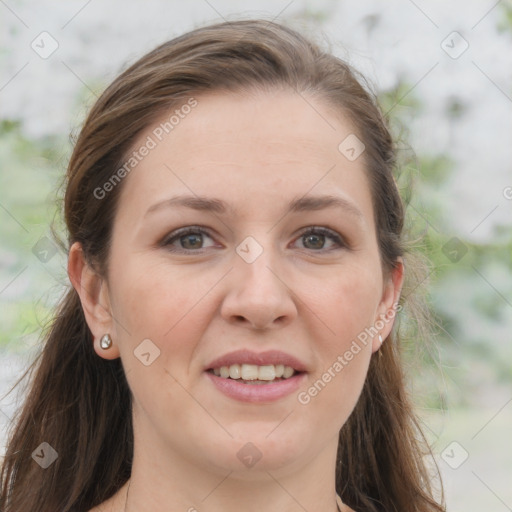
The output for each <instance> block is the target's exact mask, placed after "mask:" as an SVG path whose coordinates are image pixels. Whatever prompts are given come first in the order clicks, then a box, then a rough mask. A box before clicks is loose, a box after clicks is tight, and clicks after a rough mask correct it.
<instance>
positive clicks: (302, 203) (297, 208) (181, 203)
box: [144, 195, 364, 220]
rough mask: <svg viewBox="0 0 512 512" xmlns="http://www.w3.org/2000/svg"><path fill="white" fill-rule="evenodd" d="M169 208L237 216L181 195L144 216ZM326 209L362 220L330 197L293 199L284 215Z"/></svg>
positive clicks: (209, 200) (223, 206)
mask: <svg viewBox="0 0 512 512" xmlns="http://www.w3.org/2000/svg"><path fill="white" fill-rule="evenodd" d="M170 207H184V208H190V209H192V210H197V211H204V212H212V213H217V214H219V215H223V214H224V215H225V214H227V213H229V214H231V215H233V216H237V215H238V212H237V210H236V208H233V207H232V206H231V205H229V204H227V203H225V202H224V201H222V200H221V199H216V198H213V197H205V196H186V195H183V196H174V197H171V198H169V199H164V200H163V201H160V202H158V203H155V204H154V205H152V206H150V207H149V208H148V210H147V211H146V213H145V214H144V216H147V215H148V214H150V213H153V212H155V211H158V210H161V209H162V208H170ZM326 208H339V209H342V210H343V211H344V212H345V213H348V214H350V215H352V216H353V217H355V218H357V219H359V220H363V219H364V216H363V214H362V212H361V210H359V208H357V207H356V206H355V205H354V204H353V203H352V202H351V201H349V200H347V199H344V198H343V197H338V196H331V195H322V196H308V197H299V198H297V199H293V200H292V201H291V202H290V203H289V204H288V208H287V210H286V212H285V213H296V212H305V211H317V210H323V209H326Z"/></svg>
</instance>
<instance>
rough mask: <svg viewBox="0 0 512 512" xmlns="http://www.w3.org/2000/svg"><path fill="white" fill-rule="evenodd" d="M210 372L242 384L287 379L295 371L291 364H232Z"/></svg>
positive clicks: (266, 382)
mask: <svg viewBox="0 0 512 512" xmlns="http://www.w3.org/2000/svg"><path fill="white" fill-rule="evenodd" d="M210 372H212V373H213V374H214V375H216V376H217V377H221V378H222V379H232V380H238V381H240V382H241V383H242V382H243V383H244V384H268V383H269V382H276V381H281V380H286V379H289V378H290V377H293V375H295V374H296V373H297V372H296V371H295V370H294V369H293V368H292V367H291V366H285V365H283V364H277V365H273V364H267V365H261V366H259V365H256V364H232V365H230V366H220V367H218V368H213V369H212V370H210Z"/></svg>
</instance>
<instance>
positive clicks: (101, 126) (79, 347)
mask: <svg viewBox="0 0 512 512" xmlns="http://www.w3.org/2000/svg"><path fill="white" fill-rule="evenodd" d="M363 82H364V78H363V77H361V76H360V75H359V74H358V73H357V72H356V71H355V70H353V69H352V68H351V67H350V66H349V65H348V64H347V63H345V62H344V61H342V60H340V59H339V58H337V57H335V56H333V55H331V54H329V53H327V52H324V51H323V50H321V49H320V48H319V47H317V46H316V45H315V44H313V43H312V42H310V41H308V40H307V39H305V38H304V37H303V36H301V35H300V34H298V33H297V32H295V31H294V30H292V29H290V28H288V27H286V26H284V25H280V24H276V23H273V22H269V21H263V20H243V21H236V22H226V23H220V24H216V25H211V26H207V27H203V28H199V29H196V30H194V31H192V32H189V33H187V34H185V35H182V36H180V37H178V38H176V39H173V40H171V41H169V42H166V43H165V44H162V45H161V46H159V47H158V48H156V49H155V50H153V51H151V52H150V53H149V54H147V55H145V56H144V57H142V58H141V59H140V60H139V61H137V62H136V63H135V64H133V65H132V66H131V67H130V68H129V69H127V70H126V71H124V72H123V73H122V74H121V75H120V76H119V77H118V78H117V79H115V80H114V82H113V83H112V84H111V85H110V86H109V87H108V88H107V89H106V90H105V91H104V93H103V94H102V95H101V97H100V98H99V99H98V101H97V102H96V103H95V105H94V106H93V107H92V109H91V111H90V113H89V115H88V117H87V119H86V121H85V123H84V125H83V128H82V130H81V133H80V135H79V137H78V140H77V141H76V145H75V148H74V151H73V154H72V156H71V159H70V162H69V167H68V171H67V176H66V189H65V198H64V216H65V221H66V225H67V229H68V233H69V237H68V244H69V246H71V244H72V243H74V242H80V243H81V244H82V247H83V251H84V254H85V257H86V259H87V261H88V262H89V264H91V265H92V266H93V267H94V268H95V269H96V270H97V271H98V272H99V273H100V274H102V275H103V276H107V275H108V256H109V245H110V244H109V242H110V239H111V236H112V225H113V219H114V216H115V213H116V207H117V203H118V197H119V193H120V190H121V188H122V182H120V183H119V184H118V185H117V186H115V187H113V188H112V190H109V192H108V199H106V200H105V199H99V198H98V197H97V194H95V193H94V191H95V190H97V189H98V187H102V186H103V185H104V184H105V183H106V182H107V181H108V180H109V179H111V177H112V176H113V174H114V173H115V172H116V171H117V170H118V169H119V168H120V167H121V166H122V165H123V162H124V161H125V158H126V156H127V154H128V152H129V151H130V150H131V146H132V145H133V143H134V140H135V138H136V137H137V136H138V135H139V134H140V133H141V131H143V130H144V129H146V128H148V127H149V126H150V125H151V123H153V122H154V121H155V120H156V119H158V118H159V117H161V116H162V115H163V114H165V113H166V112H170V111H171V110H172V109H173V108H174V107H177V106H180V105H182V104H184V103H185V102H186V101H187V100H188V99H189V98H190V97H191V96H192V95H199V94H200V93H202V92H208V91H226V92H230V91H233V92H240V91H246V90H247V91H250V90H254V89H265V90H274V89H276V88H280V89H289V90H291V91H295V92H296V93H297V94H301V95H302V94H306V93H307V94H308V95H309V96H310V97H316V98H318V99H319V100H320V101H323V102H325V103H326V104H328V105H329V106H330V107H331V108H332V109H333V111H335V112H339V113H340V114H344V115H348V116H349V118H350V119H351V120H352V122H353V124H354V126H355V127H356V130H357V134H358V136H359V138H360V139H362V140H363V142H364V144H365V146H366V150H365V154H364V158H365V164H366V169H367V173H368V177H369V181H370V184H371V192H372V198H373V205H374V211H375V223H376V227H377V236H378V243H379V248H380V253H381V260H382V266H383V269H384V271H385V272H387V271H390V270H391V269H392V268H393V266H394V265H396V263H397V259H398V258H399V257H401V256H403V255H404V253H405V249H404V242H403V236H402V230H403V224H404V206H403V203H402V200H401V198H400V195H399V191H398V189H397V185H396V183H395V181H394V177H393V172H394V170H395V167H396V148H395V144H394V142H393V138H392V136H391V135H390V131H389V129H388V124H387V120H386V119H385V117H384V116H383V115H382V113H381V111H380V110H379V107H378V105H377V101H376V98H375V95H374V93H372V92H370V91H369V90H368V88H367V87H365V86H364V83H363ZM340 142H341V141H340ZM407 265H408V268H407V273H408V274H410V273H411V270H412V268H411V264H410V263H409V262H408V264H407ZM407 300H409V298H408V299H407ZM402 301H403V302H404V305H405V306H407V304H406V302H407V301H404V300H403V299H402ZM92 341H93V340H92V334H91V332H90V330H89V328H88V326H87V323H86V321H85V317H84V314H83V311H82V307H81V303H80V300H79V297H78V294H77V293H76V291H75V290H74V289H73V288H70V289H69V291H67V293H66V295H65V296H64V297H63V300H62V301H61V304H60V307H59V309H58V311H57V313H56V315H55V318H54V320H53V322H52V323H51V325H50V326H49V328H48V329H47V332H46V333H45V342H44V345H43V348H42V351H41V353H40V355H39V357H38V359H37V360H36V361H35V362H34V363H33V366H32V373H31V375H32V377H33V378H32V379H31V384H30V388H29V392H28V394H27V396H26V401H25V403H24V406H23V407H22V408H21V409H20V411H19V414H18V417H17V418H16V421H15V423H13V428H12V432H11V436H10V439H9V442H8V445H7V452H6V455H5V460H4V462H3V468H2V473H1V475H2V476H1V478H2V485H1V494H0V510H1V511H2V512H35V511H41V512H55V511H56V510H58V511H59V512H71V511H79V512H84V511H87V510H89V509H90V508H92V507H94V506H97V505H98V504H100V503H102V502H103V501H105V500H107V499H108V498H109V497H111V496H112V495H113V494H114V493H115V492H116V491H118V490H119V489H120V488H121V487H122V485H123V484H124V483H125V482H126V481H127V479H128V478H129V476H130V471H131V464H132V457H133V431H132V418H131V393H130V390H129V387H128V384H127V381H126V379H125V375H124V372H123V367H122V365H121V361H120V360H119V359H116V360H113V361H107V360H104V359H102V358H99V357H97V356H96V355H95V352H94V350H93V343H92ZM380 351H381V354H382V356H380V357H372V361H371V363H370V367H369V371H368V376H367V379H366V382H365V385H364V389H363V391H362V395H361V397H360V399H359V401H358V403H357V405H356V408H355V410H354V411H353V413H352V414H351V416H350V418H349V419H348V421H347V422H346V424H345V425H344V426H343V428H342V429H341V431H340V436H339V447H338V459H337V467H336V490H337V492H338V493H339V495H340V496H341V498H342V500H343V501H344V502H345V503H347V504H348V505H349V506H350V507H352V508H353V509H355V510H356V511H357V512H362V511H365V512H377V511H386V512H392V511H395V512H404V511H406V510H407V511H408V512H434V511H435V512H439V511H442V510H444V507H443V506H442V505H440V504H439V503H438V502H437V501H436V499H435V498H434V496H433V494H434V493H433V490H432V488H431V478H430V475H429V471H428V468H427V466H426V464H425V461H424V455H425V454H429V455H431V452H430V450H429V448H428V446H427V443H426V442H425V439H424V438H423V436H422V434H421V429H420V428H419V425H418V421H417V419H416V416H415V414H414V412H413V409H412V406H411V404H410V401H409V397H408V395H407V393H406V390H405V383H404V376H403V369H402V365H403V363H402V349H401V340H400V337H399V335H398V334H397V329H395V331H394V333H393V334H391V335H390V336H389V338H388V339H387V340H386V342H385V343H384V344H383V346H382V348H381V349H380ZM42 442H46V443H48V444H49V445H50V446H51V447H53V448H54V449H55V450H56V451H57V453H58V457H57V459H56V460H55V462H54V463H53V464H52V465H50V466H49V467H48V468H47V469H44V470H43V469H41V467H39V465H38V464H36V463H35V462H34V460H32V457H31V455H32V452H33V451H34V449H35V448H36V447H37V446H38V445H39V444H40V443H42Z"/></svg>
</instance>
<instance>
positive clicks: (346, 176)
mask: <svg viewBox="0 0 512 512" xmlns="http://www.w3.org/2000/svg"><path fill="white" fill-rule="evenodd" d="M194 103H195V104H194ZM186 105H194V106H193V107H190V108H188V107H187V108H185V107H184V106H186ZM353 134H354V127H353V125H352V124H351V123H350V122H349V121H348V119H346V118H345V117H344V116H343V115H342V113H341V112H338V111H337V112H334V111H333V109H332V108H331V107H328V106H327V104H323V103H322V102H319V101H318V100H314V99H313V98H312V97H306V96H304V95H300V94H297V93H294V92H280V91H276V92H264V93H263V92H262V93H255V94H251V95H241V94H236V95H235V94H233V93H215V94H204V95H199V96H195V97H194V102H191V101H190V100H187V99H186V100H183V105H182V107H181V108H180V106H179V105H178V106H175V107H173V109H172V110H171V111H170V112H167V113H165V114H164V115H162V116H161V118H160V119H159V120H157V121H156V122H155V123H154V124H153V125H152V126H150V127H148V128H147V129H146V130H145V131H144V132H143V133H142V134H141V135H140V136H139V137H138V140H137V142H136V143H135V144H134V146H133V148H132V151H138V150H140V149H141V148H142V146H144V145H145V146H147V147H150V149H149V150H148V151H143V152H144V153H145V156H144V157H142V158H140V156H139V158H140V160H137V165H134V166H133V170H131V171H130V172H129V176H128V177H127V179H126V183H124V184H123V189H124V190H123V192H122V198H121V203H122V204H121V205H120V209H121V207H122V206H123V203H125V204H126V203H129V207H130V210H131V212H132V213H134V212H136V211H137V212H139V213H140V212H141V211H142V210H147V208H148V207H150V206H151V204H153V203H155V202H158V201H159V200H164V199H165V198H166V197H169V196H171V195H174V194H175V193H176V192H179V193H187V194H188V195H190V194H192V195H199V196H214V197H219V198H222V199H224V201H225V202H227V203H230V204H231V205H233V207H234V208H233V210H236V211H237V214H238V215H242V216H243V215H244V214H245V213H246V212H250V213H251V214H253V213H254V211H255V210H259V213H260V214H261V215H262V216H264V215H265V214H266V213H268V214H269V215H270V214H272V213H276V211H277V209H279V205H280V204H282V203H283V202H284V201H287V199H290V198H296V197H298V196H303V195H306V194H308V193H310V192H311V193H314V194H317V193H318V194H320V193H324V194H326V193H328V194H331V195H332V194H337V193H339V194H341V195H344V196H345V197H347V196H348V197H351V198H352V199H353V200H354V201H355V202H356V203H358V205H359V207H360V209H361V210H362V211H363V213H365V214H366V215H367V216H368V218H370V217H371V216H372V206H371V197H370V191H369V186H368V180H367V177H366V171H365V167H364V158H363V156H364V155H362V156H361V157H360V158H357V159H356V160H353V161H351V160H349V159H347V158H346V156H345V155H344V154H343V153H342V152H340V149H339V146H340V143H342V142H343V141H344V140H346V139H347V137H349V136H352V137H353ZM139 153H140V151H139ZM128 156H130V155H128Z"/></svg>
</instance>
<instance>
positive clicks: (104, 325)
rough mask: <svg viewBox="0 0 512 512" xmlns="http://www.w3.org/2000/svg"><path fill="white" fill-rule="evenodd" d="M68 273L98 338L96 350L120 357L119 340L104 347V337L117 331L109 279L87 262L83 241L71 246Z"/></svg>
mask: <svg viewBox="0 0 512 512" xmlns="http://www.w3.org/2000/svg"><path fill="white" fill-rule="evenodd" d="M68 276H69V279H70V281H71V284H72V285H73V287H74V288H75V290H76V292H77V293H78V295H79V296H80V302H81V303H82V309H83V311H84V315H85V319H86V321H87V325H88V326H89V329H90V330H91V332H92V335H93V338H94V350H95V352H96V353H97V354H98V355H99V356H100V357H102V358H104V359H116V358H118V357H119V355H120V353H119V348H118V346H117V344H116V343H115V340H113V341H114V343H113V344H112V346H111V347H110V348H109V349H108V350H104V349H102V348H101V347H100V339H101V337H102V336H103V335H104V334H107V333H109V334H112V333H113V332H114V331H113V327H114V325H113V324H114V322H113V321H112V311H111V307H110V300H109V294H108V285H107V282H106V280H105V279H103V278H102V277H101V276H100V275H99V274H98V273H97V272H96V271H95V270H94V269H93V268H92V267H91V266H90V265H89V264H88V263H87V261H86V260H85V257H84V253H83V250H82V245H81V244H80V243H79V242H75V243H74V244H73V245H72V246H71V248H70V250H69V257H68ZM112 337H113V338H114V336H112Z"/></svg>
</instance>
